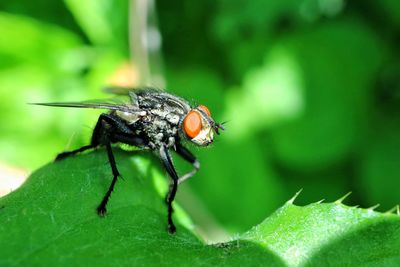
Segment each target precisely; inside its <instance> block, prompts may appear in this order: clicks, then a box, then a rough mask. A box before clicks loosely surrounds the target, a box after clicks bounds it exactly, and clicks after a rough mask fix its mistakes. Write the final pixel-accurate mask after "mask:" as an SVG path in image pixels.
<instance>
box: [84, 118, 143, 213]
mask: <svg viewBox="0 0 400 267" xmlns="http://www.w3.org/2000/svg"><path fill="white" fill-rule="evenodd" d="M130 135H133V131H132V130H131V129H130V128H129V127H128V126H127V125H126V124H125V123H124V122H123V121H121V120H120V119H119V118H117V117H114V116H113V115H111V114H101V115H100V117H99V120H98V122H97V124H96V127H95V129H94V131H93V136H92V142H91V144H92V145H96V146H97V145H100V144H102V145H104V146H105V147H106V150H107V156H108V162H109V163H110V167H111V171H112V174H113V179H112V181H111V184H110V186H109V188H108V190H107V192H106V194H105V195H104V197H103V199H102V201H101V202H100V205H99V206H98V207H97V213H98V214H99V215H100V216H104V215H105V214H106V212H107V203H108V200H109V199H110V196H111V193H112V192H113V191H114V187H115V184H116V182H117V180H118V177H119V176H120V173H119V171H118V168H117V164H116V162H115V157H114V154H113V152H112V148H111V143H115V142H122V143H127V142H129V141H130V143H131V144H132V145H134V144H133V143H134V141H137V142H139V141H138V140H136V139H134V138H135V137H134V136H133V137H132V138H131V139H132V140H130ZM120 136H124V137H126V140H122V138H121V137H120Z"/></svg>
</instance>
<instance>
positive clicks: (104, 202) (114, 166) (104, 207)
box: [97, 143, 119, 216]
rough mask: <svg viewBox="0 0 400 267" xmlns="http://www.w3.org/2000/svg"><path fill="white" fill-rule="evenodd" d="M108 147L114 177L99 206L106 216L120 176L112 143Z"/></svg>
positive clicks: (99, 211)
mask: <svg viewBox="0 0 400 267" xmlns="http://www.w3.org/2000/svg"><path fill="white" fill-rule="evenodd" d="M105 146H106V149H107V155H108V161H109V162H110V166H111V170H112V174H113V179H112V181H111V185H110V187H109V188H108V190H107V193H106V194H105V196H104V197H103V200H102V201H101V203H100V205H99V206H98V207H97V213H98V214H99V215H100V216H104V215H105V214H106V212H107V203H108V200H109V199H110V196H111V193H112V192H113V190H114V186H115V183H116V182H117V179H118V176H119V171H118V169H117V164H116V163H115V158H114V154H113V152H112V148H111V144H110V143H106V145H105Z"/></svg>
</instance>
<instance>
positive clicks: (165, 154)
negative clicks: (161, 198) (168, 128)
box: [160, 146, 179, 234]
mask: <svg viewBox="0 0 400 267" xmlns="http://www.w3.org/2000/svg"><path fill="white" fill-rule="evenodd" d="M160 158H161V161H162V163H163V164H164V167H165V169H166V170H167V172H168V174H169V175H170V176H171V178H172V179H171V183H170V187H169V191H168V193H167V196H166V198H165V201H166V203H167V206H168V232H169V233H170V234H174V233H175V232H176V227H175V225H174V222H173V221H172V213H173V211H174V210H173V208H172V202H173V201H174V199H175V195H176V191H177V190H178V180H179V177H178V175H177V173H176V171H175V168H174V165H173V164H172V160H171V155H170V154H169V151H168V149H167V148H166V147H165V146H162V147H161V148H160Z"/></svg>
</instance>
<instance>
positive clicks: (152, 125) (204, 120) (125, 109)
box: [35, 88, 224, 233]
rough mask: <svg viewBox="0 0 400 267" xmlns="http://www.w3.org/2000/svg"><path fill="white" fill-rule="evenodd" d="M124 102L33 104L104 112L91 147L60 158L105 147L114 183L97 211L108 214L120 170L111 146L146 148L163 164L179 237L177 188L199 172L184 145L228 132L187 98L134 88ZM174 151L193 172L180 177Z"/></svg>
mask: <svg viewBox="0 0 400 267" xmlns="http://www.w3.org/2000/svg"><path fill="white" fill-rule="evenodd" d="M125 98H126V100H125V101H115V100H109V101H83V102H60V103H35V104H37V105H43V106H53V107H73V108H94V109H106V110H108V112H107V113H102V114H101V115H100V116H99V119H98V121H97V124H96V126H95V128H94V130H93V134H92V138H91V141H90V144H89V145H86V146H83V147H81V148H78V149H76V150H72V151H67V152H62V153H60V154H58V156H57V157H56V161H57V160H62V159H64V158H66V157H68V156H71V155H75V154H77V153H80V152H83V151H85V150H88V149H93V148H96V147H100V146H104V147H105V148H106V151H107V156H108V161H109V163H110V166H111V171H112V175H113V179H112V181H111V184H110V186H109V188H108V191H107V192H106V194H105V195H104V197H103V199H102V201H101V202H100V204H99V206H98V207H97V213H98V214H99V215H100V216H104V215H105V214H106V212H107V203H108V200H109V198H110V196H111V193H112V191H113V189H114V186H115V183H116V182H117V179H118V177H119V176H120V173H119V171H118V168H117V165H116V162H115V158H114V154H113V152H112V146H111V145H112V144H114V143H122V144H126V145H129V146H134V147H137V148H139V149H143V150H151V151H153V152H154V154H155V155H156V156H157V157H158V158H159V159H160V160H161V162H162V165H163V166H164V168H165V170H166V171H167V172H168V174H169V176H170V177H171V179H170V187H169V191H168V193H167V195H166V198H165V201H166V204H167V207H168V232H169V233H175V231H176V227H175V224H174V222H173V220H172V213H173V208H172V202H173V201H174V198H175V195H176V192H177V189H178V185H179V184H180V183H181V182H183V181H185V180H186V179H188V178H190V177H192V176H193V175H194V174H195V173H196V172H197V171H198V170H199V168H200V163H199V161H198V160H197V159H196V157H195V156H194V155H193V154H192V153H191V152H190V151H189V150H188V149H187V148H186V147H185V146H184V145H183V143H184V141H185V140H187V141H189V142H191V143H193V144H195V145H197V146H207V145H209V144H211V143H212V142H213V139H214V133H216V134H219V130H224V127H223V125H222V124H220V123H216V122H215V121H214V120H213V119H212V117H211V113H210V111H209V109H208V108H207V107H206V106H203V105H199V106H192V105H190V104H189V102H188V101H186V100H185V99H183V98H181V97H178V96H175V95H173V94H170V93H166V92H163V91H160V90H156V89H153V88H143V89H135V90H130V91H128V92H126V93H125ZM171 150H173V151H175V152H176V153H177V154H178V155H179V156H181V157H182V158H183V159H184V160H186V161H188V162H189V163H191V164H192V166H193V170H192V171H190V172H188V173H186V174H184V175H183V176H181V177H179V176H178V174H177V172H176V169H175V167H174V164H173V163H172V159H171V154H170V151H171Z"/></svg>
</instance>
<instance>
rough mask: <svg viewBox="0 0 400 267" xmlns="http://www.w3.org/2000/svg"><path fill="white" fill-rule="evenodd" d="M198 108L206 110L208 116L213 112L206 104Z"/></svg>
mask: <svg viewBox="0 0 400 267" xmlns="http://www.w3.org/2000/svg"><path fill="white" fill-rule="evenodd" d="M197 108H198V109H200V110H202V111H204V112H205V113H206V114H207V116H208V117H211V112H210V110H209V109H208V107H206V106H204V105H200V106H198V107H197Z"/></svg>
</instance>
